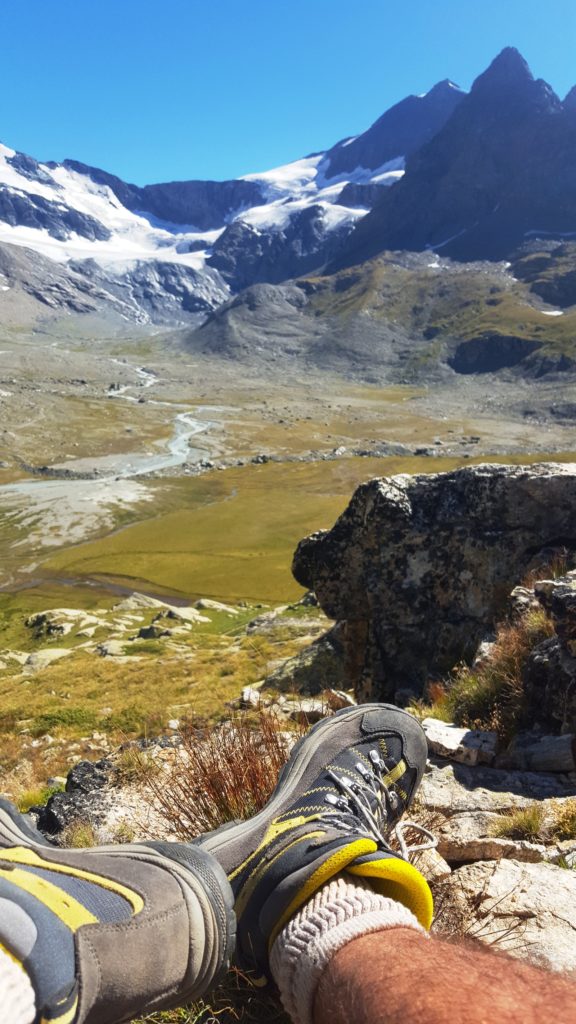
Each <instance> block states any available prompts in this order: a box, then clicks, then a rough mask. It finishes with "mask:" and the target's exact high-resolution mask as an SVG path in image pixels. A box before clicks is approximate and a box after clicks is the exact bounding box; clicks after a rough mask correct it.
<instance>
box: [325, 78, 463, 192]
mask: <svg viewBox="0 0 576 1024" xmlns="http://www.w3.org/2000/svg"><path fill="white" fill-rule="evenodd" d="M464 96H465V93H464V92H462V90H461V89H459V88H458V86H457V85H455V84H454V83H453V82H450V81H448V80H447V79H446V80H445V81H443V82H438V83H437V85H435V86H434V88H433V89H430V91H429V92H427V93H426V95H425V96H407V97H406V99H404V100H401V101H400V103H397V104H396V105H395V106H393V107H391V108H390V110H387V111H386V113H385V114H383V115H382V117H379V118H378V120H377V121H375V122H374V124H373V125H372V126H371V127H370V128H369V129H368V131H366V132H364V133H363V134H362V135H359V136H358V137H357V138H355V139H352V140H350V139H344V140H343V142H339V143H337V145H336V146H333V147H332V149H330V150H328V152H327V154H326V159H327V161H328V169H327V172H326V177H327V178H335V177H337V176H338V175H340V174H345V173H346V172H347V171H348V172H349V171H353V170H355V168H357V167H367V168H371V169H372V170H376V168H378V167H381V166H382V165H383V164H386V163H388V162H389V161H390V160H394V158H395V157H402V156H403V157H407V156H410V155H411V154H412V153H414V152H415V151H416V150H418V149H420V147H421V146H423V145H424V144H425V143H427V142H429V141H430V139H432V138H433V137H434V135H436V133H437V132H439V131H440V129H441V128H443V126H444V125H445V124H446V121H447V120H448V118H449V117H450V116H451V114H453V113H454V111H455V110H456V108H457V107H458V106H459V105H460V103H461V102H462V100H463V99H464Z"/></svg>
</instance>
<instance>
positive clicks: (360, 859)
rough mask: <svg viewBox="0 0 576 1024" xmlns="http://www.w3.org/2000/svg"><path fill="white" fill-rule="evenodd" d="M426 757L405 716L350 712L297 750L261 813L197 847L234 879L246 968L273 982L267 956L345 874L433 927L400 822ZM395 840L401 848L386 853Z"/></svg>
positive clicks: (380, 707)
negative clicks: (297, 917)
mask: <svg viewBox="0 0 576 1024" xmlns="http://www.w3.org/2000/svg"><path fill="white" fill-rule="evenodd" d="M426 753H427V744H426V737H425V736H424V732H423V730H422V727H421V726H420V724H419V722H417V721H416V719H415V718H414V717H413V716H412V715H410V714H408V713H407V712H405V711H402V710H400V708H396V707H392V706H390V705H387V704H365V705H360V706H359V707H355V708H347V709H345V710H344V711H340V712H338V713H337V714H335V715H333V716H332V717H331V718H327V719H325V720H324V721H322V722H319V723H318V725H316V726H314V728H313V729H312V730H311V731H310V732H309V733H308V734H307V735H306V736H305V737H304V738H303V739H301V740H300V741H299V743H297V744H296V746H295V747H294V748H293V750H292V753H291V755H290V759H289V761H288V763H287V765H286V766H285V767H284V769H283V770H282V772H281V774H280V778H279V780H278V784H277V786H276V789H275V790H274V792H273V794H272V796H271V797H270V800H269V801H268V803H267V804H266V806H265V807H264V809H263V810H262V811H260V813H259V814H256V815H255V816H254V817H253V818H251V819H250V820H249V821H244V822H237V823H232V824H230V825H224V826H223V827H222V828H220V829H218V830H216V831H215V832H212V833H210V834H208V835H206V836H203V837H202V838H200V839H199V840H196V842H197V843H198V845H199V846H200V847H201V848H202V849H205V850H208V851H210V853H212V854H213V855H214V856H215V857H216V858H217V859H218V860H219V861H220V863H221V865H222V867H223V868H224V870H225V872H226V874H227V875H228V878H229V879H230V883H231V885H232V889H233V891H234V897H235V907H236V915H237V918H238V942H237V958H238V962H239V964H240V966H241V967H242V968H244V969H245V970H251V971H253V972H256V973H257V974H258V975H260V976H265V975H267V974H269V964H268V957H269V952H270V949H271V946H272V944H273V942H274V939H275V938H276V936H277V935H278V934H279V932H280V930H281V929H282V927H283V926H284V924H286V922H287V921H288V920H289V918H290V917H291V916H292V915H293V914H294V913H295V912H296V911H297V910H298V908H299V907H300V906H302V904H303V903H305V902H306V901H307V900H308V899H310V897H311V896H313V895H314V893H315V892H316V891H317V890H318V889H319V888H320V887H321V886H322V885H324V883H325V882H327V881H328V880H329V879H330V878H332V877H333V876H334V875H336V874H338V873H339V872H340V871H343V870H346V871H347V872H350V873H351V874H352V875H357V876H360V877H363V878H365V879H366V880H368V881H369V882H370V884H371V885H372V886H373V888H374V889H376V890H379V891H381V892H382V893H383V894H384V895H387V896H391V897H392V898H393V899H397V900H399V901H400V902H401V903H404V904H405V905H406V906H408V907H409V908H410V909H411V910H412V911H413V913H414V914H415V915H416V917H417V918H418V919H419V921H420V923H421V924H423V925H424V927H426V928H428V927H430V923H431V919H432V897H431V894H430V889H429V887H428V884H427V882H426V881H425V879H424V878H423V877H422V875H421V874H420V872H419V871H417V870H416V868H415V867H413V866H412V864H410V863H409V861H408V857H409V855H410V853H411V852H413V850H414V849H415V848H413V847H410V846H409V845H408V843H407V841H406V838H405V833H404V830H405V829H406V826H407V824H409V823H406V822H404V823H402V824H401V823H400V818H401V817H402V815H403V813H404V811H405V810H406V809H407V808H408V806H409V805H410V803H411V802H412V800H413V798H414V795H415V793H416V790H417V788H418V786H419V784H420V780H421V778H422V773H423V771H424V766H425V764H426ZM411 827H412V828H416V830H417V831H419V832H420V833H423V834H424V837H425V842H424V843H423V844H422V843H421V844H420V845H419V847H418V849H425V848H430V847H431V846H435V845H436V842H435V840H434V837H433V836H432V835H431V834H430V833H429V832H428V831H427V830H426V829H423V828H421V827H420V826H414V825H413V824H411ZM393 831H394V832H395V833H396V837H397V841H398V847H399V849H393V848H392V846H391V845H390V842H389V839H390V836H391V833H392V832H393Z"/></svg>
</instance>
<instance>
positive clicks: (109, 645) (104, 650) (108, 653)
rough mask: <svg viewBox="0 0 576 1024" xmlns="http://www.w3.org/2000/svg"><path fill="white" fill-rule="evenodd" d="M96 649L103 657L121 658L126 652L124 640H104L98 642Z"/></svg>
mask: <svg viewBox="0 0 576 1024" xmlns="http://www.w3.org/2000/svg"><path fill="white" fill-rule="evenodd" d="M96 650H97V651H98V654H101V655H102V657H103V658H122V657H123V656H124V655H125V653H126V643H125V641H124V640H106V641H105V642H104V643H102V644H98V646H97V648H96Z"/></svg>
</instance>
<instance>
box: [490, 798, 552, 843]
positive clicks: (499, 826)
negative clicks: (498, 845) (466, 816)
mask: <svg viewBox="0 0 576 1024" xmlns="http://www.w3.org/2000/svg"><path fill="white" fill-rule="evenodd" d="M545 810H546V809H545V807H544V805H543V804H541V803H540V804H537V803H534V804H531V805H530V807H525V808H522V809H520V810H518V811H512V813H511V814H504V815H502V817H501V818H500V819H499V820H498V821H495V822H494V823H493V825H492V828H491V829H490V832H491V835H493V836H494V837H495V838H497V839H528V840H529V841H530V842H532V843H537V842H538V841H539V840H542V839H544V838H545V834H546V830H545V825H544V821H545Z"/></svg>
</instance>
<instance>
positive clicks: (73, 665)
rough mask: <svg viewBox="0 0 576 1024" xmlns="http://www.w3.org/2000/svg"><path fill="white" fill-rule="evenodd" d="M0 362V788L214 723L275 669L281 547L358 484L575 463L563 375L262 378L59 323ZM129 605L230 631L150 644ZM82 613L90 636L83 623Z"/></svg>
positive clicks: (207, 629)
mask: <svg viewBox="0 0 576 1024" xmlns="http://www.w3.org/2000/svg"><path fill="white" fill-rule="evenodd" d="M0 353H1V355H0V366H1V368H2V369H1V371H0V416H1V418H0V693H1V694H2V705H3V716H2V720H1V721H0V732H1V733H2V759H1V761H0V790H2V789H5V788H7V789H10V791H12V792H13V791H15V788H16V789H17V788H18V787H20V788H21V787H22V786H23V785H26V786H29V785H32V784H36V783H43V782H44V781H45V780H46V778H47V777H48V776H50V775H54V774H55V773H57V772H58V771H61V770H62V769H63V768H64V767H65V766H66V765H67V764H70V763H72V761H74V760H77V759H78V758H79V757H81V756H86V755H88V756H92V757H93V756H98V755H100V754H102V753H105V752H106V750H107V749H108V747H109V744H110V743H111V742H117V741H119V740H120V739H121V738H122V736H135V735H142V734H143V733H148V734H149V733H150V730H155V731H156V732H158V731H159V730H162V729H163V728H165V727H166V722H167V721H169V720H170V719H171V718H179V717H180V716H181V714H182V713H183V714H185V715H187V714H188V713H193V714H196V715H201V716H206V715H207V716H208V717H218V716H219V715H220V714H222V712H223V709H224V704H225V701H226V700H228V699H230V698H231V697H233V696H236V695H237V694H238V692H239V689H241V687H242V686H243V685H246V684H252V683H254V682H256V681H258V680H259V679H261V678H263V677H264V676H265V675H266V674H267V672H268V671H269V669H270V664H271V663H274V662H275V661H278V660H279V659H282V658H286V657H288V656H289V655H290V654H291V653H293V650H294V649H295V648H294V644H295V643H296V642H297V639H295V637H294V636H292V635H290V633H288V634H287V635H284V634H282V633H281V634H280V636H279V638H278V637H277V638H274V637H270V636H269V635H268V634H266V633H265V634H264V636H256V637H254V636H252V635H251V634H250V633H246V631H245V625H246V623H247V622H248V621H250V620H251V619H252V618H253V617H254V616H257V615H258V614H259V613H258V611H257V609H258V606H260V605H265V606H266V608H268V609H269V608H271V607H273V606H277V605H279V604H287V603H292V602H294V601H298V599H299V598H300V597H301V595H302V590H301V588H300V587H299V586H298V585H297V584H296V583H295V581H294V580H293V578H292V576H291V573H290V564H291V559H292V554H293V551H294V549H295V546H296V544H297V542H298V541H299V540H300V539H301V538H302V537H303V536H305V535H306V534H309V533H311V532H313V531H314V530H317V529H322V528H325V527H329V526H331V524H332V523H333V522H334V520H335V519H336V517H337V516H338V515H339V514H340V512H341V511H343V509H344V508H345V506H346V505H347V503H348V500H349V498H350V495H351V493H352V491H353V490H354V488H355V487H356V485H357V484H358V483H360V482H361V481H362V480H365V479H368V478H370V477H373V476H386V475H391V474H394V473H417V472H418V473H420V472H438V471H441V470H451V469H454V468H456V467H459V466H461V465H466V464H470V463H473V462H482V461H484V462H486V461H503V462H531V461H543V460H547V461H549V460H557V461H558V460H560V461H573V460H576V451H575V448H576V445H575V442H574V433H573V419H570V418H569V416H570V409H571V408H573V409H574V410H575V411H576V384H575V383H574V381H572V380H570V379H569V378H568V377H563V378H562V379H561V380H558V379H557V380H555V381H550V382H546V381H537V382H522V381H519V380H517V379H512V378H510V379H508V380H506V379H503V378H496V377H494V376H489V375H484V376H476V377H471V376H468V377H464V376H457V375H456V374H453V375H452V377H451V378H450V379H445V380H443V381H442V382H439V383H437V384H435V385H434V386H430V387H426V386H421V387H415V386H412V385H408V384H405V385H402V384H400V385H398V384H396V385H393V386H379V385H376V384H372V385H370V386H368V385H367V384H365V383H362V382H360V381H358V380H345V379H343V378H342V377H337V376H335V375H333V374H326V375H321V374H319V373H318V372H317V371H316V372H315V373H314V374H312V373H310V374H309V373H305V374H303V373H302V371H301V369H300V370H299V369H297V368H296V367H294V368H292V369H291V368H290V367H288V368H286V367H284V368H282V370H281V371H280V370H277V371H276V372H275V373H273V372H272V370H269V371H268V372H266V373H265V374H264V376H263V375H262V370H261V367H260V368H259V370H258V373H256V372H255V371H254V372H253V371H252V370H251V369H250V367H246V366H240V365H239V364H237V363H234V362H232V361H226V360H219V361H216V360H208V359H204V358H199V357H196V356H194V357H192V356H190V354H189V353H188V352H186V350H185V349H184V348H183V346H182V345H181V344H180V343H179V342H178V341H177V340H176V341H174V340H173V338H165V337H162V336H161V335H157V334H156V335H154V334H152V333H149V334H148V335H145V334H141V335H140V336H138V337H131V336H128V335H127V336H126V337H119V336H118V335H114V336H113V337H107V336H106V335H105V332H104V330H103V329H101V330H100V333H99V334H98V333H96V329H95V334H94V337H93V338H92V339H91V340H90V341H87V339H86V337H85V336H82V335H81V334H80V333H79V330H78V326H77V322H76V321H73V320H70V321H63V322H61V323H60V324H53V325H51V326H49V325H47V326H46V328H45V330H44V331H42V332H40V331H36V332H35V333H29V334H27V333H26V332H22V331H21V332H18V333H16V332H13V333H11V332H10V330H8V329H5V331H4V334H3V337H2V339H1V340H0ZM560 414H561V416H563V417H564V418H561V416H560ZM135 591H137V592H139V593H141V594H145V595H148V596H151V597H152V598H160V599H164V600H168V601H169V602H171V603H172V604H173V605H176V606H190V605H191V604H192V603H193V602H194V601H195V600H197V599H199V598H211V599H216V600H218V601H221V602H224V603H225V604H231V605H233V606H234V607H235V609H236V611H237V612H238V617H236V616H232V617H231V618H228V617H226V615H224V616H223V617H222V616H219V615H218V614H216V618H214V613H213V612H209V613H207V620H208V621H207V622H206V623H204V624H203V625H200V626H198V624H196V625H194V624H193V626H192V628H191V630H187V629H186V628H185V624H184V626H183V625H182V623H180V625H179V626H178V629H180V633H178V629H177V630H176V636H174V637H172V636H171V635H170V634H169V633H168V635H167V636H166V637H155V636H154V635H153V634H154V631H152V638H151V639H146V638H145V637H142V636H139V635H138V634H139V631H140V630H141V629H144V630H146V629H147V628H148V627H149V626H150V625H151V623H152V618H153V617H154V615H156V611H155V612H154V614H153V613H152V611H150V610H147V611H146V612H145V614H144V618H140V620H138V619H134V621H130V620H129V619H127V620H126V621H124V622H122V621H119V619H118V613H117V612H116V611H114V608H115V607H116V606H117V605H118V604H119V603H121V602H122V600H123V599H124V598H126V597H127V596H129V595H131V594H133V593H134V592H135ZM47 609H65V610H66V609H68V610H69V611H70V610H71V614H72V621H73V622H74V628H73V629H71V630H70V631H68V632H66V633H65V634H60V633H59V632H58V631H56V632H55V633H53V634H52V633H50V632H48V633H42V632H40V633H39V634H37V633H35V631H34V628H31V627H30V626H27V625H26V624H25V623H26V620H27V619H29V618H30V616H32V615H34V614H36V613H40V612H43V611H46V610H47ZM242 609H245V610H242ZM82 612H86V613H88V614H89V615H90V616H93V617H94V618H95V620H96V621H95V622H92V623H88V625H86V624H84V626H83V625H82V622H81V621H80V619H81V613H82ZM136 614H137V615H139V614H140V613H139V612H137V613H136ZM78 615H80V619H78ZM74 616H76V618H74ZM120 618H122V615H120ZM117 620H118V621H117ZM86 629H87V630H88V632H87V633H86ZM301 632H302V636H301V637H300V639H301V640H302V642H304V640H306V639H309V632H310V631H309V630H308V629H307V628H304V629H303V631H301ZM63 637H64V638H63ZM109 641H111V642H112V648H111V652H110V651H108V650H107V649H106V644H107V643H108V642H109ZM298 642H300V641H299V640H298ZM54 651H60V654H56V656H55V657H54V660H53V661H52V660H51V653H52V652H54ZM62 651H63V653H62ZM46 653H47V654H48V657H44V655H45V654H46ZM70 654H72V656H69V655H70ZM36 655H40V658H35V656H36ZM31 657H32V661H31V662H30V661H29V659H30V658H31ZM125 659H128V660H125ZM160 666H162V667H161V669H160ZM60 712H63V716H62V714H60ZM59 715H60V717H59ZM46 737H48V740H47V739H46ZM16 766H19V767H18V772H17V776H16V777H14V778H13V777H12V775H11V773H12V772H13V770H14V768H15V767H16ZM9 778H12V782H11V783H10V784H8V779H9Z"/></svg>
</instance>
